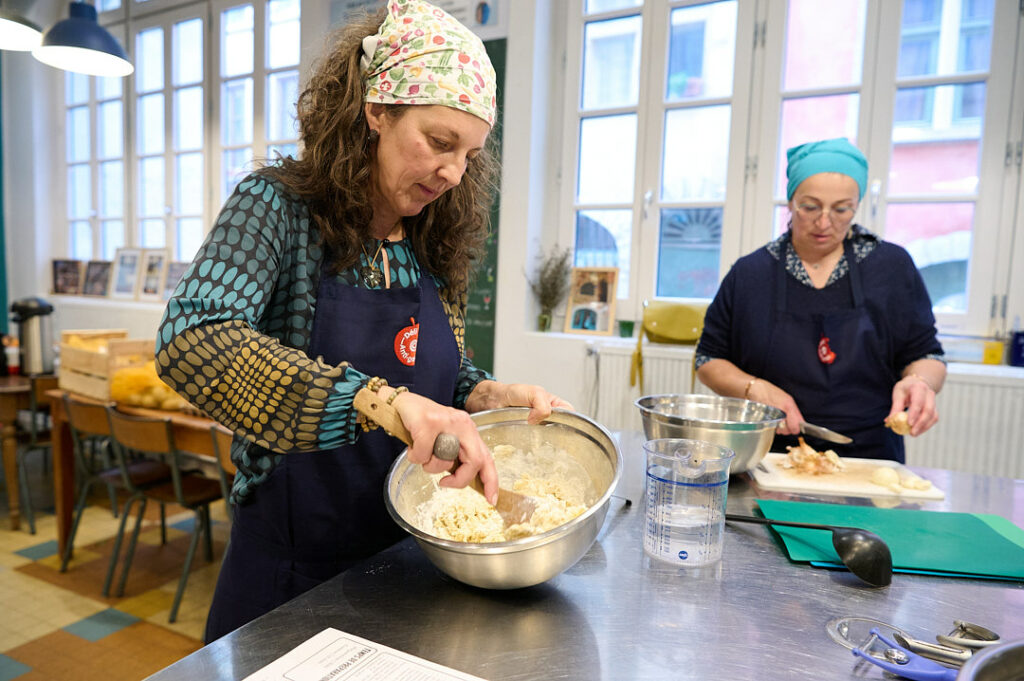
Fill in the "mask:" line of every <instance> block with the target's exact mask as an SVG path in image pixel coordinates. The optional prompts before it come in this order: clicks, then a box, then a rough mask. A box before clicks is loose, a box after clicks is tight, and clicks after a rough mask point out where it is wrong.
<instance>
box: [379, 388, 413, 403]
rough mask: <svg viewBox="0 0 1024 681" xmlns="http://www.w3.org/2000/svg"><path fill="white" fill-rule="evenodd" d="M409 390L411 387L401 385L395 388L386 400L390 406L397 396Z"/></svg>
mask: <svg viewBox="0 0 1024 681" xmlns="http://www.w3.org/2000/svg"><path fill="white" fill-rule="evenodd" d="M407 392H409V389H408V388H406V387H405V386H404V385H400V386H398V387H397V388H395V392H393V393H391V394H390V395H388V399H386V400H384V401H385V402H386V403H387V404H388V406H390V405H391V403H392V402H394V401H395V398H396V397H398V396H399V395H401V394H402V393H407Z"/></svg>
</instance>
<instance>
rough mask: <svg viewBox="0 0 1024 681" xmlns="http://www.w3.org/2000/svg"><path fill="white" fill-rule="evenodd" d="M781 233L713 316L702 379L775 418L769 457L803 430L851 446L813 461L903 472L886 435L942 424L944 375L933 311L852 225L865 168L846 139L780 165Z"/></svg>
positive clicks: (701, 356)
mask: <svg viewBox="0 0 1024 681" xmlns="http://www.w3.org/2000/svg"><path fill="white" fill-rule="evenodd" d="M787 159H788V165H787V168H786V176H787V180H788V182H787V187H786V195H787V198H788V199H789V211H790V222H789V230H788V231H787V232H785V233H784V234H783V235H782V236H780V237H779V238H778V239H775V240H774V241H772V242H771V243H769V244H767V245H766V246H765V247H763V248H760V249H758V250H757V251H755V252H753V253H751V254H749V255H747V256H744V257H743V258H740V259H739V260H738V261H736V263H735V264H734V265H733V267H732V268H731V269H730V271H729V273H728V274H727V275H726V277H725V279H724V280H723V281H722V285H721V287H720V288H719V290H718V293H717V294H716V296H715V299H714V301H713V302H712V303H711V306H710V307H709V308H708V312H707V317H706V319H705V321H704V331H703V333H702V335H701V339H700V343H699V345H698V347H697V367H698V369H697V376H698V378H700V380H701V382H703V383H704V384H705V385H707V386H708V387H710V388H711V389H712V390H714V391H715V392H716V393H718V394H720V395H726V396H732V397H742V398H746V399H749V400H753V401H756V402H762V403H765V404H770V405H772V406H775V407H778V408H780V409H782V410H783V411H784V412H785V413H786V419H785V421H783V422H782V423H781V424H780V425H779V428H778V429H777V431H776V440H775V442H774V443H773V446H772V450H773V451H785V447H786V446H792V445H795V444H796V443H797V441H796V437H795V436H796V435H799V433H800V424H801V423H803V422H809V423H814V424H816V425H820V426H825V427H826V428H830V429H832V430H835V431H838V432H840V433H843V434H845V435H848V436H850V437H852V438H853V443H852V444H850V445H838V444H834V443H826V442H823V441H817V440H814V439H813V438H808V444H811V445H812V446H814V447H815V448H816V449H833V450H835V451H836V452H837V453H838V454H840V455H847V456H856V457H862V458H878V459H891V460H895V461H900V462H903V461H904V460H905V453H904V447H903V438H902V435H901V434H898V433H897V432H895V430H894V429H891V428H888V427H886V425H885V424H886V422H887V421H888V422H893V421H895V420H896V419H897V416H898V415H899V414H901V413H902V412H905V413H906V414H905V415H906V419H907V427H906V428H897V429H898V430H906V431H907V432H908V434H910V435H913V436H917V435H920V434H921V433H923V432H925V431H926V430H928V429H929V428H931V427H932V426H933V425H935V423H936V421H937V420H938V413H937V412H936V408H935V395H936V393H937V392H938V391H939V390H940V389H941V388H942V384H943V382H944V381H945V377H946V365H945V361H944V359H943V352H942V346H941V345H940V344H939V341H938V339H937V337H936V329H935V317H934V315H933V314H932V306H931V301H930V300H929V298H928V292H927V290H926V289H925V286H924V282H923V280H922V279H921V275H920V273H919V272H918V271H917V267H916V266H915V265H914V262H913V260H912V259H911V257H910V255H909V254H908V253H907V252H906V251H905V250H904V249H903V248H901V247H900V246H897V245H895V244H892V243H889V242H886V241H882V240H881V239H879V238H878V237H877V236H876V235H875V234H872V233H871V232H869V231H868V230H866V229H864V228H863V227H861V226H860V225H858V224H855V223H854V222H853V218H854V216H855V215H856V212H857V208H858V206H859V205H860V201H861V199H862V198H863V197H864V192H865V189H866V187H867V181H868V164H867V159H866V158H865V157H864V155H863V154H862V153H861V152H860V150H859V149H857V148H856V147H855V146H853V145H852V144H850V142H849V141H848V140H846V139H845V138H839V139H830V140H823V141H819V142H810V143H808V144H802V145H800V146H797V147H793V148H792V149H790V150H789V151H788V152H787Z"/></svg>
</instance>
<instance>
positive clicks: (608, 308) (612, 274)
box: [565, 267, 619, 335]
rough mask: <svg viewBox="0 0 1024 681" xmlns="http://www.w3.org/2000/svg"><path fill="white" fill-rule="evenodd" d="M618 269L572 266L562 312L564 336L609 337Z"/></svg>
mask: <svg viewBox="0 0 1024 681" xmlns="http://www.w3.org/2000/svg"><path fill="white" fill-rule="evenodd" d="M618 280H619V268H618V267H574V268H572V280H571V281H572V285H571V287H570V288H569V302H568V307H567V308H566V311H565V332H566V333H589V334H596V335H609V334H611V332H612V329H613V327H614V326H615V291H616V284H617V283H618Z"/></svg>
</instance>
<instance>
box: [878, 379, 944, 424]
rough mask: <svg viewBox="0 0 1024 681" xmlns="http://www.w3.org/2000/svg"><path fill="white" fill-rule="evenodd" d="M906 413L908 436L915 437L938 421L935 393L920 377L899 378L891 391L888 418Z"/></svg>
mask: <svg viewBox="0 0 1024 681" xmlns="http://www.w3.org/2000/svg"><path fill="white" fill-rule="evenodd" d="M904 410H906V411H907V423H909V424H910V434H911V435H912V436H914V437H917V436H918V435H920V434H921V433H923V432H925V431H926V430H928V429H929V428H931V427H932V426H934V425H935V424H936V423H938V421H939V412H938V411H937V410H936V408H935V391H934V390H932V388H931V386H930V385H928V383H927V382H926V381H925V380H924V379H922V378H921V377H920V376H917V375H912V376H906V377H904V378H901V379H900V380H899V381H898V382H897V383H896V385H895V386H893V389H892V410H891V411H890V412H889V416H896V414H898V413H900V412H901V411H904Z"/></svg>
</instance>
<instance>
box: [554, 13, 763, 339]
mask: <svg viewBox="0 0 1024 681" xmlns="http://www.w3.org/2000/svg"><path fill="white" fill-rule="evenodd" d="M716 1H717V0H647V1H646V2H645V3H644V4H643V5H642V6H641V7H625V8H622V9H617V10H610V11H604V12H593V13H591V14H585V0H570V2H568V3H567V5H568V9H567V13H568V21H567V31H566V41H565V49H566V53H565V60H564V61H565V73H566V87H565V89H564V99H563V102H562V106H563V111H564V112H565V122H564V127H563V130H564V134H563V135H562V149H561V158H562V159H563V161H562V164H561V168H562V171H561V177H562V182H561V192H560V196H559V200H558V205H559V208H558V214H559V215H560V216H561V218H560V219H559V225H560V227H559V229H558V230H557V234H556V235H555V239H556V240H557V241H558V242H559V243H565V244H569V245H570V246H572V247H574V246H575V242H576V219H577V218H576V216H577V213H578V212H580V211H585V210H626V209H628V210H630V211H631V212H632V224H633V229H632V233H631V240H630V254H631V255H630V267H629V273H628V275H627V276H624V277H623V276H622V275H621V274H620V281H621V280H622V279H625V280H626V282H628V291H629V293H628V295H627V296H626V297H625V298H618V304H617V309H618V311H619V312H618V314H619V317H620V318H622V319H636V318H639V315H640V314H641V311H642V307H643V304H644V301H647V300H654V299H655V298H656V297H657V296H656V294H655V292H656V290H657V273H658V269H657V268H658V250H657V248H655V247H650V244H655V245H656V244H658V242H659V238H660V230H661V219H660V216H661V211H662V210H663V209H673V208H684V209H699V208H708V207H711V208H717V207H719V205H720V206H721V208H722V223H723V225H725V224H732V223H739V222H740V217H741V215H742V214H743V210H744V206H743V194H744V192H743V179H744V174H745V172H746V139H747V131H746V122H745V121H746V119H745V117H743V116H737V115H736V111H737V109H742V110H748V109H750V108H751V107H752V106H753V103H752V100H751V96H752V93H751V88H749V87H747V86H746V85H745V84H746V83H749V82H750V78H751V77H752V76H751V74H752V61H753V60H752V59H751V54H752V52H753V49H754V46H753V41H752V40H751V39H750V38H749V36H751V35H752V34H753V32H754V26H755V11H754V10H755V5H754V3H747V2H742V1H741V2H738V3H737V17H736V40H735V47H734V49H735V53H734V66H733V74H732V77H733V83H732V87H731V89H730V90H731V94H729V95H728V96H723V97H707V98H698V99H694V100H687V99H680V100H675V101H668V100H667V97H666V95H665V79H666V77H667V72H668V61H669V58H670V48H671V45H670V43H669V23H670V21H671V13H672V11H673V10H675V9H680V8H687V7H697V6H701V5H708V4H714V2H716ZM633 15H639V16H640V19H641V22H642V27H643V28H642V30H643V31H645V33H643V38H642V39H641V53H640V64H641V71H640V74H639V91H638V95H637V104H635V105H632V106H628V107H609V108H604V109H593V110H588V111H584V110H583V109H582V104H581V98H582V92H581V88H582V82H583V75H584V74H583V66H584V65H583V45H584V31H585V26H586V24H587V23H588V22H594V21H606V20H609V19H616V18H621V17H627V16H633ZM646 31H651V32H650V33H647V32H646ZM744 36H748V37H747V38H744ZM652 46H660V47H659V52H658V53H657V54H655V53H653V52H652V49H653V47H652ZM644 64H647V65H650V66H649V68H646V69H645V68H644V67H643V65H644ZM737 84H739V86H738V87H737ZM643 102H657V104H656V105H655V106H642V105H641V103H643ZM720 104H726V105H728V106H729V108H730V121H729V129H730V139H739V140H742V141H743V143H742V144H730V149H729V154H728V159H727V162H726V178H725V181H726V193H725V197H724V199H723V200H721V201H720V202H719V201H708V202H705V201H690V200H687V201H663V200H662V196H661V189H662V172H661V171H662V164H663V155H662V142H661V140H662V138H663V136H664V133H665V121H666V116H667V114H668V113H669V112H670V111H674V110H680V109H687V108H697V107H707V106H712V105H720ZM632 112H636V115H637V152H636V161H635V170H634V187H633V198H632V201H630V202H621V203H615V204H611V203H608V204H593V203H581V202H578V201H577V181H578V166H579V159H580V135H579V130H580V123H581V121H582V120H584V119H585V118H593V117H602V116H610V115H615V114H621V113H632ZM739 243H740V235H739V234H738V233H733V232H732V231H731V230H724V229H723V233H722V241H721V243H720V257H719V275H720V278H721V276H724V274H725V271H724V270H723V268H727V266H728V265H727V263H731V262H732V260H734V259H735V257H734V254H736V253H737V252H738V250H739ZM642 273H649V274H648V275H646V276H645V275H643V274H642Z"/></svg>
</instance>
